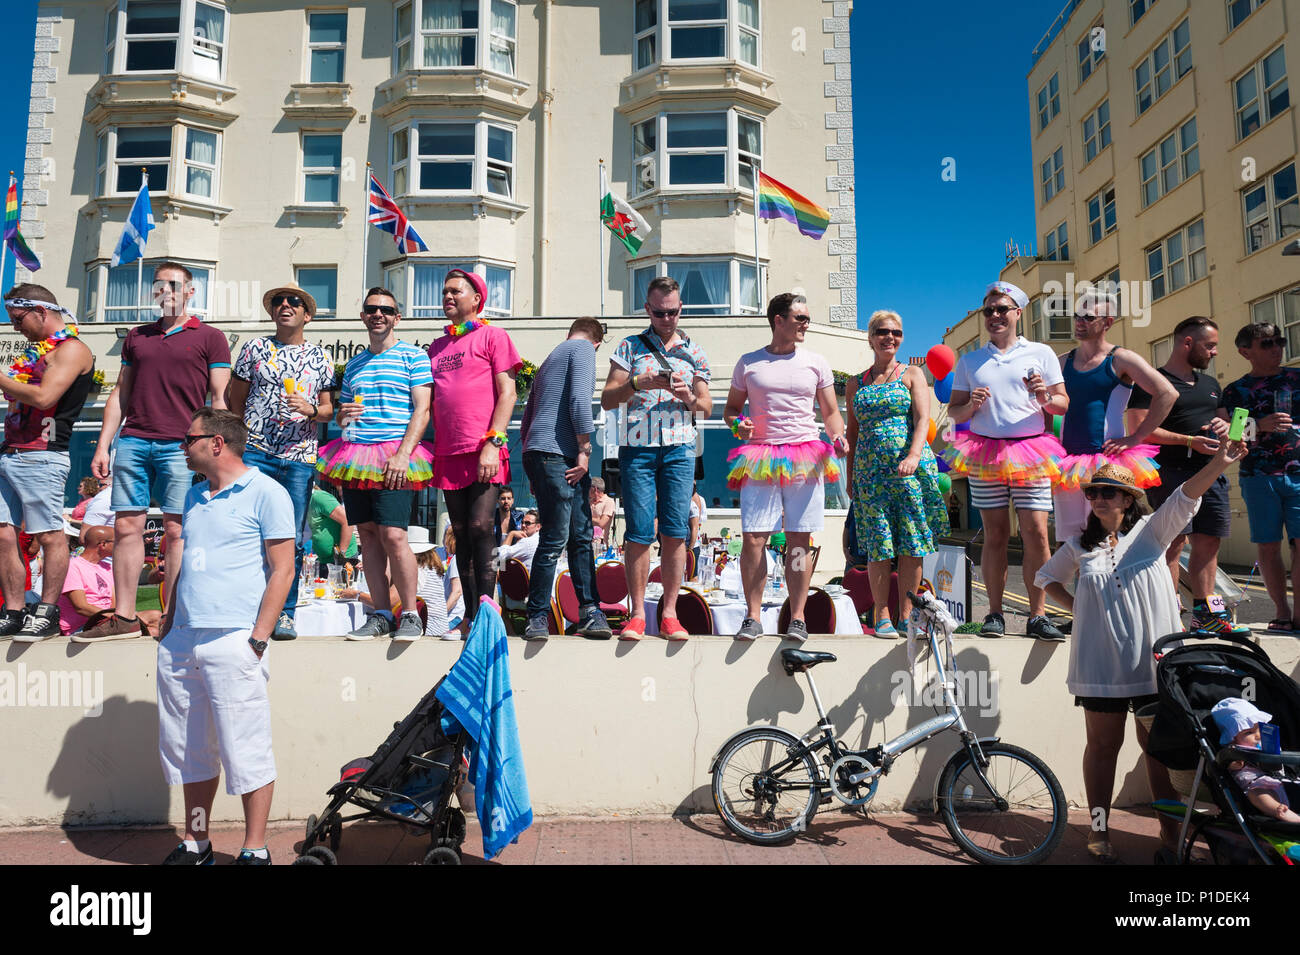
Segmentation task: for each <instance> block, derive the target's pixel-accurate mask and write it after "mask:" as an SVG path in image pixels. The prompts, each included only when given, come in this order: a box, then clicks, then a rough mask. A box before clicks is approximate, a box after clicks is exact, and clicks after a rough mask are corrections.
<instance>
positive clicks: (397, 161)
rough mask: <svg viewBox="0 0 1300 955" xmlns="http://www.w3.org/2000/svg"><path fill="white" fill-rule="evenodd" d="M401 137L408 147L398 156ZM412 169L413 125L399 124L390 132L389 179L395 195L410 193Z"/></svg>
mask: <svg viewBox="0 0 1300 955" xmlns="http://www.w3.org/2000/svg"><path fill="white" fill-rule="evenodd" d="M399 139H400V140H401V141H402V142H403V143H404V144H405V147H406V148H405V155H403V156H402V157H401V158H398V151H399V150H398V148H397V143H398V140H399ZM411 169H412V165H411V127H410V126H398V127H397V128H396V129H392V130H389V132H388V181H389V183H390V184H391V185H392V187H393V195H395V196H406V195H410V192H411Z"/></svg>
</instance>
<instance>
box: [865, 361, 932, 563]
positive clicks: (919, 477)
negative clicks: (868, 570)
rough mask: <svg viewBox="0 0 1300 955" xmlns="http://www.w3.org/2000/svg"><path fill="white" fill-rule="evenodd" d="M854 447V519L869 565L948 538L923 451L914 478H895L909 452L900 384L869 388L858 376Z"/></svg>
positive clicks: (908, 412) (905, 394) (907, 409)
mask: <svg viewBox="0 0 1300 955" xmlns="http://www.w3.org/2000/svg"><path fill="white" fill-rule="evenodd" d="M853 413H854V414H855V415H857V418H858V442H857V449H856V451H855V454H854V458H853V514H854V517H855V519H856V521H857V528H856V529H857V535H858V547H859V549H860V550H861V552H862V553H864V554H865V555H866V557H867V559H868V560H873V561H874V560H892V559H893V558H894V557H896V556H903V557H924V556H925V555H926V554H931V553H934V551H935V550H936V547H937V544H938V540H939V538H940V537H942V536H944V535H945V534H947V533H948V511H947V508H946V507H945V506H944V502H943V494H942V493H941V492H940V490H939V468H938V466H937V465H936V464H935V460H934V452H933V451H931V450H930V446H929V445H928V444H927V445H922V447H921V463H920V464H919V465H918V466H917V469H916V473H914V474H912V475H910V476H908V477H900V476H899V474H898V465H899V462H901V461H902V460H903V458H905V457H907V453H908V450H909V449H910V448H911V446H912V392H911V390H910V389H909V388H908V387H907V385H906V384H904V383H903V382H902V381H890V382H887V383H886V384H883V385H873V384H870V382H869V379H868V377H867V375H866V374H865V373H864V374H862V375H859V376H858V390H857V392H856V393H855V394H854V396H853Z"/></svg>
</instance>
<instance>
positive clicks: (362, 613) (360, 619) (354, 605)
mask: <svg viewBox="0 0 1300 955" xmlns="http://www.w3.org/2000/svg"><path fill="white" fill-rule="evenodd" d="M365 619H366V605H365V604H363V603H362V602H361V601H360V600H315V599H313V600H309V601H307V602H306V603H305V604H299V606H298V609H297V611H295V613H294V618H293V623H294V629H295V630H297V631H298V636H300V637H341V636H343V635H344V634H345V633H348V632H349V631H351V630H355V629H357V627H359V626H361V624H363V623H364V622H365Z"/></svg>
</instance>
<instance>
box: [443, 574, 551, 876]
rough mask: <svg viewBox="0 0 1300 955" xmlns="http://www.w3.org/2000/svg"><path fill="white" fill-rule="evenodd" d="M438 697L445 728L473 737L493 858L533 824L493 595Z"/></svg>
mask: <svg viewBox="0 0 1300 955" xmlns="http://www.w3.org/2000/svg"><path fill="white" fill-rule="evenodd" d="M437 697H438V699H439V700H441V701H442V703H443V704H444V705H445V706H446V708H447V714H446V715H444V716H443V731H444V732H446V733H448V734H451V733H454V732H456V730H457V729H458V728H459V727H464V728H465V730H467V731H468V732H469V735H470V736H471V737H473V739H474V747H473V753H472V755H471V756H470V763H469V774H470V778H471V779H472V780H473V781H474V808H475V810H476V811H477V813H478V822H479V826H480V827H481V828H482V830H483V857H484V858H485V859H491V858H493V857H495V856H496V855H497V854H498V853H500V852H501V850H502V849H504V848H505V847H506V846H507V845H509V844H510V843H511V842H514V841H515V840H516V839H518V837H519V834H520V833H521V832H523V831H524V830H525V829H527V828H528V827H529V826H531V825H532V824H533V807H532V803H531V802H530V801H529V799H528V780H527V779H526V778H525V776H524V754H523V751H522V750H521V749H520V748H519V727H518V725H517V724H516V723H515V703H514V698H513V694H512V692H511V689H510V651H509V649H508V647H507V644H506V628H505V624H504V623H503V622H502V620H501V609H500V607H498V606H497V604H496V602H495V601H493V600H491V599H490V598H488V597H483V598H482V603H481V604H480V605H479V610H478V613H477V614H476V615H475V616H474V626H473V627H472V628H471V629H470V632H469V640H468V641H467V642H466V644H465V649H464V650H462V651H461V654H460V659H458V660H457V661H456V663H455V664H454V665H453V666H452V668H451V670H450V671H449V672H448V673H447V676H446V677H445V678H444V679H443V681H442V686H440V687H439V688H438V693H437ZM449 717H450V719H449ZM456 723H459V727H458V726H457V725H456Z"/></svg>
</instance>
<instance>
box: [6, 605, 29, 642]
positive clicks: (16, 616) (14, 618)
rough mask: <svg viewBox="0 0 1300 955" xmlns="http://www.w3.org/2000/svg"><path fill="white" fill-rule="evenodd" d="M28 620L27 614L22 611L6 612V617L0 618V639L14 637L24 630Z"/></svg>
mask: <svg viewBox="0 0 1300 955" xmlns="http://www.w3.org/2000/svg"><path fill="white" fill-rule="evenodd" d="M26 619H27V614H25V613H23V612H22V611H21V610H6V611H5V612H4V615H3V616H0V637H12V636H13V635H14V634H15V633H17V632H18V631H19V630H21V629H22V628H23V622H24V621H25V620H26Z"/></svg>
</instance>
